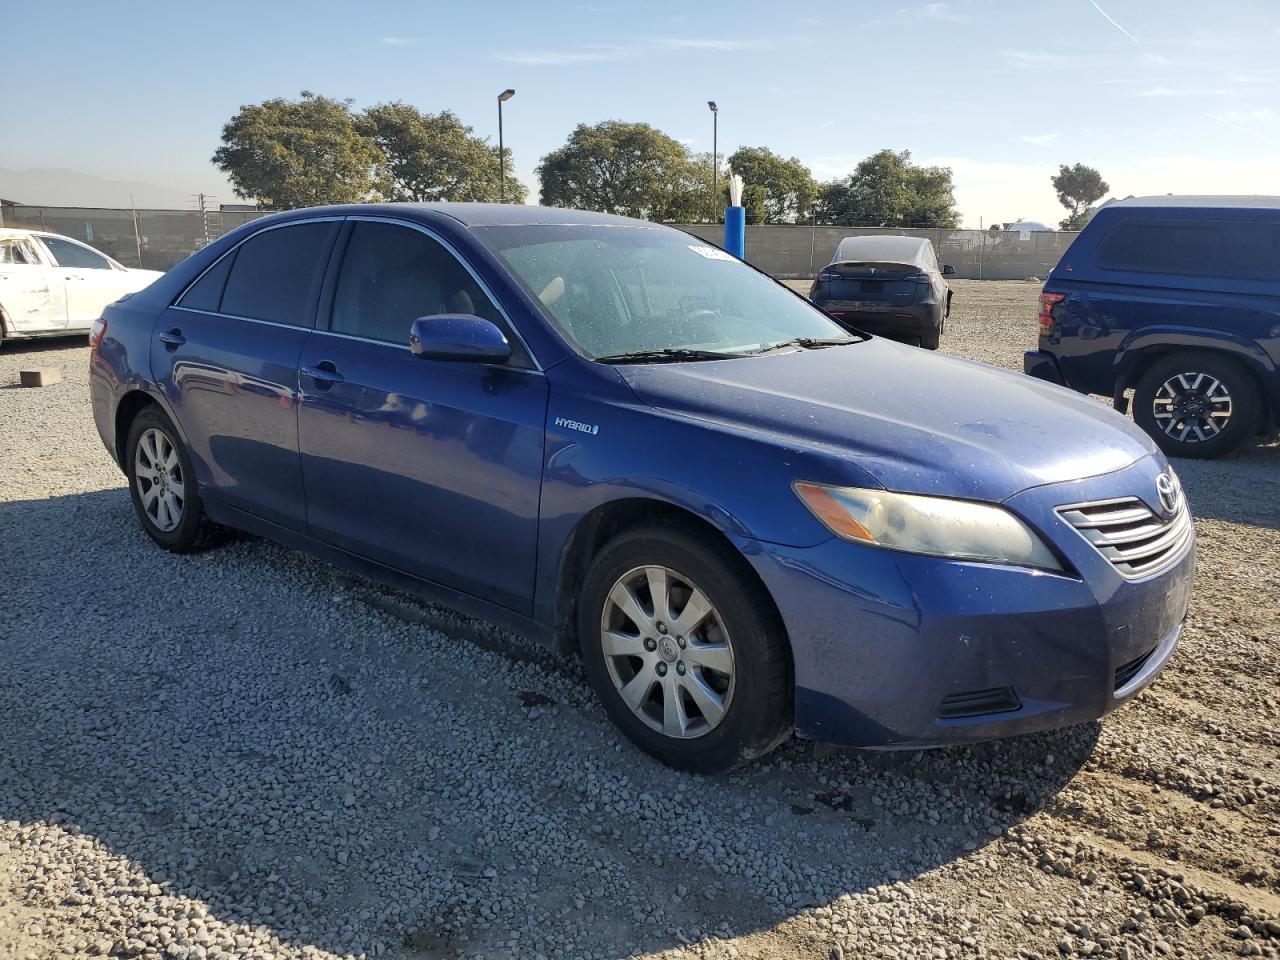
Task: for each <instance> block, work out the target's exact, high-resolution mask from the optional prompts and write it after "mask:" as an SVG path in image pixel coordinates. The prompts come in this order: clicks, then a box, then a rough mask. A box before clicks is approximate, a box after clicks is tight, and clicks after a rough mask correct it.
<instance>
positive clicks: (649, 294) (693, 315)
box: [475, 224, 853, 360]
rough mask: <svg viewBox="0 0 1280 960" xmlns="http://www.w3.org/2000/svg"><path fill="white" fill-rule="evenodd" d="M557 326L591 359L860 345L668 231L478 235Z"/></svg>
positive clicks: (774, 287)
mask: <svg viewBox="0 0 1280 960" xmlns="http://www.w3.org/2000/svg"><path fill="white" fill-rule="evenodd" d="M475 233H476V235H477V236H478V237H479V238H480V239H481V240H482V241H483V242H484V243H485V244H486V245H487V246H488V247H489V248H490V249H491V250H493V251H494V252H495V253H497V254H498V256H500V257H501V258H502V259H503V260H504V261H505V262H506V264H507V265H508V266H509V267H510V268H511V269H512V270H513V271H514V272H515V274H516V275H517V276H518V277H519V278H520V280H521V281H523V283H524V285H525V286H526V287H527V288H528V289H529V291H530V292H531V293H532V294H533V296H535V297H536V298H537V299H538V300H539V302H541V304H542V306H543V307H544V310H545V313H546V314H547V315H548V316H549V317H550V319H551V320H552V322H553V323H555V325H556V326H557V327H558V328H559V330H560V331H561V333H563V334H564V335H565V336H566V337H567V338H568V339H569V340H570V341H571V342H572V343H573V344H574V345H575V346H576V347H577V348H578V350H580V351H581V352H582V353H583V354H585V355H586V356H588V357H590V358H592V359H602V358H626V357H627V356H629V355H631V354H638V355H646V354H647V355H650V357H649V358H650V359H658V358H660V359H671V360H679V359H688V360H694V359H712V358H714V357H715V356H717V355H721V354H723V355H726V356H734V355H741V354H744V353H755V352H760V351H765V350H769V349H771V348H773V347H776V346H781V345H783V344H787V343H791V342H795V341H809V342H813V341H837V342H843V341H847V340H851V339H853V337H852V335H851V334H850V332H849V331H848V330H846V329H845V328H844V327H841V326H840V325H839V324H837V323H835V322H834V321H833V320H831V319H830V318H829V317H828V316H827V315H826V314H824V313H822V312H821V311H820V310H818V309H817V308H815V307H813V306H811V305H810V304H808V303H807V302H805V300H803V299H802V298H801V297H798V296H796V295H794V294H792V293H791V292H790V291H788V290H787V289H785V288H784V287H782V286H780V285H778V284H776V283H774V282H773V281H772V280H770V279H768V278H767V277H765V276H764V275H762V274H760V273H757V272H756V271H755V270H753V269H751V268H750V267H748V266H747V265H746V264H744V263H742V262H741V261H739V260H737V259H736V258H735V257H732V256H730V255H729V254H727V253H725V252H724V251H723V250H720V249H719V248H717V247H713V246H711V245H710V244H706V243H703V242H702V241H701V240H698V239H697V238H695V237H691V236H689V235H687V234H684V233H681V232H679V231H677V230H672V229H670V228H667V227H642V226H636V227H631V226H607V225H572V226H569V225H542V224H537V225H527V226H503V227H478V228H476V229H475Z"/></svg>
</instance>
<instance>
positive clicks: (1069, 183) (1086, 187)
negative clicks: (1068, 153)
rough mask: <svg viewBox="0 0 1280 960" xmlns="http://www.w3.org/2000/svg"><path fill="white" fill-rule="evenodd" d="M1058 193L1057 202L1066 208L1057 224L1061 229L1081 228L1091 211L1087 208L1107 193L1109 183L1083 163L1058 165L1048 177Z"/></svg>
mask: <svg viewBox="0 0 1280 960" xmlns="http://www.w3.org/2000/svg"><path fill="white" fill-rule="evenodd" d="M1049 182H1050V183H1052V184H1053V189H1054V190H1055V191H1056V192H1057V194H1058V202H1059V203H1061V204H1062V205H1063V206H1064V207H1066V208H1067V211H1068V212H1067V216H1066V218H1065V219H1064V220H1062V222H1061V223H1059V224H1058V226H1060V227H1061V228H1062V229H1063V230H1083V229H1084V225H1085V224H1086V223H1088V222H1089V218H1090V217H1091V216H1092V215H1093V211H1092V210H1090V209H1089V208H1090V207H1092V206H1093V205H1094V204H1095V203H1097V202H1098V201H1099V200H1101V199H1102V198H1103V197H1105V196H1106V195H1107V191H1109V190H1110V189H1111V186H1110V184H1108V183H1107V181H1105V180H1103V179H1102V174H1101V173H1099V172H1098V171H1097V170H1095V169H1094V168H1093V167H1087V166H1085V165H1084V164H1083V163H1077V164H1076V165H1075V166H1072V167H1068V166H1067V165H1066V164H1065V163H1064V164H1062V165H1061V166H1059V167H1058V172H1057V174H1056V175H1055V176H1053V177H1050V178H1049Z"/></svg>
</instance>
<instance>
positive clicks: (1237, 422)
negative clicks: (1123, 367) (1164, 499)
mask: <svg viewBox="0 0 1280 960" xmlns="http://www.w3.org/2000/svg"><path fill="white" fill-rule="evenodd" d="M1261 416H1262V395H1261V393H1260V392H1259V390H1258V385H1257V383H1256V382H1255V381H1254V379H1253V377H1251V376H1250V375H1249V373H1248V371H1247V370H1245V369H1244V368H1243V367H1242V366H1240V364H1238V363H1236V362H1235V361H1234V360H1231V359H1228V358H1227V357H1222V356H1216V355H1214V354H1212V353H1208V354H1190V353H1180V354H1174V355H1173V356H1170V357H1166V358H1165V359H1163V360H1160V361H1158V362H1157V363H1156V364H1154V365H1153V366H1152V367H1151V369H1149V370H1148V371H1147V372H1146V373H1145V374H1143V376H1142V378H1141V379H1140V380H1139V381H1138V385H1137V388H1136V389H1135V390H1134V395H1133V419H1134V421H1135V422H1136V423H1137V424H1138V426H1140V427H1142V429H1143V430H1145V431H1146V432H1147V433H1149V434H1150V435H1151V437H1152V439H1154V440H1155V442H1156V444H1157V446H1159V447H1160V449H1161V450H1163V451H1164V452H1165V453H1167V454H1168V455H1169V456H1173V457H1194V458H1199V459H1209V458H1212V457H1220V456H1222V455H1223V454H1225V453H1230V452H1231V451H1232V450H1234V449H1236V448H1237V447H1239V446H1240V445H1241V444H1242V443H1244V442H1245V441H1247V440H1248V439H1249V438H1250V437H1252V436H1253V435H1254V434H1255V433H1256V432H1257V428H1258V423H1259V418H1260V417H1261Z"/></svg>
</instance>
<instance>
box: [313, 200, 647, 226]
mask: <svg viewBox="0 0 1280 960" xmlns="http://www.w3.org/2000/svg"><path fill="white" fill-rule="evenodd" d="M291 212H296V213H311V214H315V213H330V214H342V215H347V216H354V215H358V214H361V213H365V214H378V215H380V216H384V217H385V216H387V215H388V214H396V213H399V214H401V215H409V216H413V215H415V214H417V215H420V214H423V213H436V214H443V215H444V216H446V217H451V218H452V219H454V220H456V221H458V222H459V223H461V224H463V225H464V226H468V227H496V226H517V225H525V224H542V225H553V224H554V225H561V224H572V225H576V224H597V225H613V226H631V227H650V228H652V227H660V226H662V225H661V224H657V223H653V222H652V221H649V220H637V219H634V218H632V217H619V216H615V215H614V214H611V213H595V212H592V211H590V210H571V209H568V208H566V207H538V206H533V205H531V204H524V203H356V204H346V205H343V206H339V207H309V208H306V209H300V210H297V211H291Z"/></svg>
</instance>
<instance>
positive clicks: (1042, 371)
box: [1022, 350, 1067, 387]
mask: <svg viewBox="0 0 1280 960" xmlns="http://www.w3.org/2000/svg"><path fill="white" fill-rule="evenodd" d="M1022 372H1023V373H1025V374H1026V375H1027V376H1029V377H1035V378H1036V379H1037V380H1047V381H1048V382H1049V383H1056V384H1057V385H1058V386H1060V387H1065V386H1066V385H1067V381H1066V380H1065V379H1064V378H1063V376H1062V368H1061V367H1059V366H1058V358H1057V357H1055V356H1054V355H1053V354H1052V353H1049V352H1048V351H1045V350H1028V351H1027V352H1026V353H1024V354H1023V355H1022Z"/></svg>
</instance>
